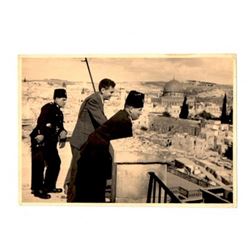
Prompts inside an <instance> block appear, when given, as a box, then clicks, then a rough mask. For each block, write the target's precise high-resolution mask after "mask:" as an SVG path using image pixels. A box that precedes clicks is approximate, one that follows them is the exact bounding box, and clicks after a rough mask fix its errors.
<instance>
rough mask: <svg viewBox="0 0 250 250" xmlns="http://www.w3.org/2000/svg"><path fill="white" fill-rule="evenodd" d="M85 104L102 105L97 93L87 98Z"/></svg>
mask: <svg viewBox="0 0 250 250" xmlns="http://www.w3.org/2000/svg"><path fill="white" fill-rule="evenodd" d="M85 103H89V104H93V103H98V104H102V100H101V96H100V94H99V93H98V92H96V93H93V94H92V95H90V96H88V97H87V98H86V99H85Z"/></svg>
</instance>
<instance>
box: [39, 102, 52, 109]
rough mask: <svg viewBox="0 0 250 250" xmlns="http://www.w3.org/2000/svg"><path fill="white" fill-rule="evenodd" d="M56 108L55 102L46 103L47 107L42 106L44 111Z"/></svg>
mask: <svg viewBox="0 0 250 250" xmlns="http://www.w3.org/2000/svg"><path fill="white" fill-rule="evenodd" d="M54 106H55V105H54V103H53V102H49V103H46V104H45V105H43V106H42V110H47V109H53V108H54Z"/></svg>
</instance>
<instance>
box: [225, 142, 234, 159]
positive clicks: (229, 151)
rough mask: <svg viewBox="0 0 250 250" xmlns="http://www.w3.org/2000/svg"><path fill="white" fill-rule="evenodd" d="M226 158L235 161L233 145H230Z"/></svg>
mask: <svg viewBox="0 0 250 250" xmlns="http://www.w3.org/2000/svg"><path fill="white" fill-rule="evenodd" d="M224 156H225V157H227V158H228V159H229V160H233V144H231V145H228V148H227V150H226V152H225V153H224Z"/></svg>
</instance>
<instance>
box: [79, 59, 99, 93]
mask: <svg viewBox="0 0 250 250" xmlns="http://www.w3.org/2000/svg"><path fill="white" fill-rule="evenodd" d="M81 62H85V63H86V64H87V68H88V72H89V76H90V80H91V83H92V86H93V89H94V92H96V90H95V84H94V81H93V78H92V74H91V71H90V68H89V63H88V59H87V58H86V57H85V59H84V60H81Z"/></svg>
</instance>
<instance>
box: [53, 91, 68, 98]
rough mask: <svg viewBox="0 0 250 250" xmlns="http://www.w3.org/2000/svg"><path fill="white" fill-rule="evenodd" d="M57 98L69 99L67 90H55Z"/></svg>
mask: <svg viewBox="0 0 250 250" xmlns="http://www.w3.org/2000/svg"><path fill="white" fill-rule="evenodd" d="M55 98H67V93H66V90H65V89H55V90H54V97H53V99H55Z"/></svg>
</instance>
